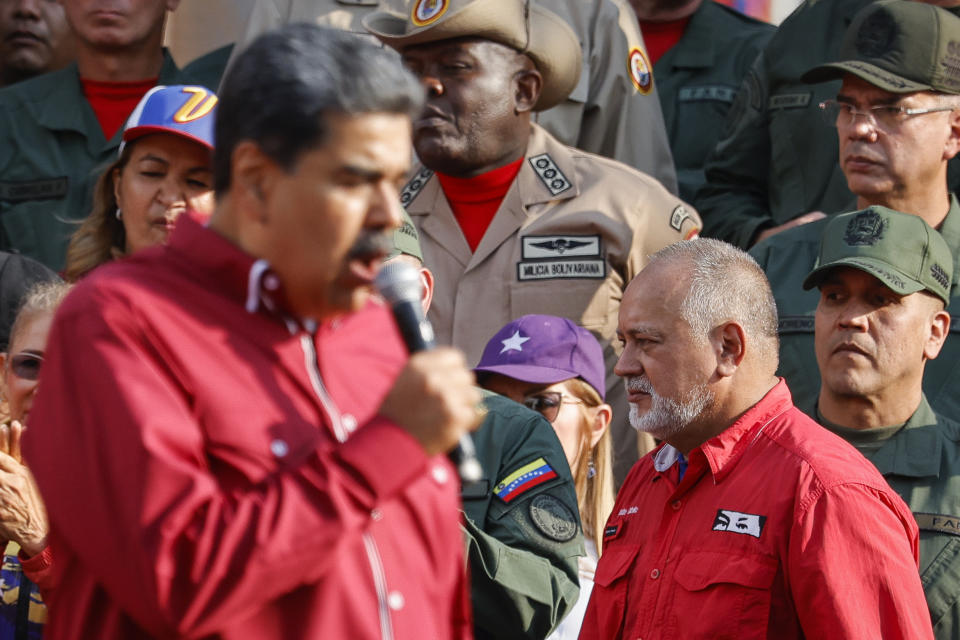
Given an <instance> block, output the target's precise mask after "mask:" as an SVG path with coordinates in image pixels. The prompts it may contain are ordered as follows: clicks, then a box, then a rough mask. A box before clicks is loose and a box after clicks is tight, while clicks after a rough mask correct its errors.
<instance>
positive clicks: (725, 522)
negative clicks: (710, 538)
mask: <svg viewBox="0 0 960 640" xmlns="http://www.w3.org/2000/svg"><path fill="white" fill-rule="evenodd" d="M766 522H767V516H758V515H755V514H752V513H740V512H739V511H731V510H729V509H717V517H716V518H714V520H713V530H714V531H729V532H730V533H742V534H744V535H748V536H753V537H754V538H759V537H760V534H761V533H762V532H763V525H764V524H765V523H766Z"/></svg>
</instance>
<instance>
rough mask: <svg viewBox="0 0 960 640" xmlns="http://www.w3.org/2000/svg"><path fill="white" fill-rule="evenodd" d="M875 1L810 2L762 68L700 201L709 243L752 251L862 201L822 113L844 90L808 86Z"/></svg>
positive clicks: (747, 87) (739, 105)
mask: <svg viewBox="0 0 960 640" xmlns="http://www.w3.org/2000/svg"><path fill="white" fill-rule="evenodd" d="M870 1H871V0H805V2H804V3H803V4H802V5H801V6H800V7H799V8H797V9H796V10H795V11H794V12H793V13H792V14H791V15H790V16H789V17H788V18H787V19H786V20H784V21H783V23H782V24H781V25H780V28H779V29H778V30H777V32H776V33H775V34H774V36H773V38H772V39H771V40H770V42H769V44H768V45H767V47H766V49H764V50H763V52H762V53H761V54H760V55H759V56H758V57H757V59H756V60H755V61H754V64H753V67H752V68H751V70H750V71H749V72H748V73H747V75H746V77H745V78H744V80H743V83H742V84H741V86H740V92H739V93H738V95H737V99H736V102H735V104H734V106H733V107H732V108H731V109H730V113H729V114H728V116H727V121H726V124H725V125H724V130H723V133H722V135H721V136H720V140H719V141H718V142H717V145H716V147H715V148H714V150H713V152H712V153H711V154H710V156H709V157H708V158H707V161H706V164H705V165H704V171H705V173H706V180H707V184H706V185H705V186H704V187H703V188H702V189H700V191H699V192H698V193H697V196H696V198H694V202H693V204H694V205H695V207H696V209H697V210H698V211H699V212H700V215H701V217H702V218H703V233H702V235H705V236H710V237H715V238H721V239H723V240H726V241H728V242H731V243H733V244H735V245H737V246H740V247H743V248H747V247H749V246H750V245H751V244H752V242H753V241H754V239H755V237H756V235H757V233H759V232H760V231H762V230H763V229H765V228H769V227H773V226H776V225H779V224H782V223H784V222H787V221H789V220H790V219H792V218H795V217H797V216H799V215H802V214H804V213H808V212H810V211H818V210H819V211H824V212H826V213H828V214H833V213H841V212H843V211H846V210H847V209H846V206H847V204H848V203H849V202H850V200H851V199H852V198H853V194H851V193H850V190H849V189H848V188H847V181H846V178H845V177H844V175H843V172H842V171H841V170H840V167H839V164H838V157H839V149H838V146H837V130H836V129H835V128H834V127H833V126H830V125H827V124H826V123H824V121H823V118H822V116H821V115H820V109H819V107H818V105H819V103H820V102H822V101H823V100H827V99H832V98H835V97H836V95H837V90H838V89H839V88H840V81H839V80H834V81H831V82H823V83H819V84H813V85H808V84H805V83H803V82H802V81H801V80H800V76H801V75H803V73H804V72H806V71H808V70H809V69H811V68H813V67H814V66H816V65H818V64H822V63H825V62H832V61H834V60H836V59H837V56H838V55H839V49H840V42H841V41H842V39H843V34H844V31H846V28H847V26H848V25H849V24H850V20H851V19H852V18H853V15H854V14H855V13H856V12H857V11H858V10H859V9H861V8H862V7H865V6H866V5H867V4H868V3H869V2H870ZM950 11H953V12H954V13H958V14H960V8H953V9H950ZM657 82H658V83H660V82H661V81H660V78H659V77H658V78H657ZM660 90H661V91H663V89H662V83H661V89H660ZM958 162H960V160H954V161H953V162H951V180H950V184H951V186H952V187H956V186H957V185H958V181H957V180H956V179H955V178H956V176H955V173H956V172H957V169H958V167H960V165H958V164H957V163H958Z"/></svg>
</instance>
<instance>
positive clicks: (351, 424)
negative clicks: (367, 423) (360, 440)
mask: <svg viewBox="0 0 960 640" xmlns="http://www.w3.org/2000/svg"><path fill="white" fill-rule="evenodd" d="M340 421H341V422H343V428H344V429H346V430H347V431H348V432H349V433H353V432H354V431H356V430H357V419H356V418H354V417H353V416H352V415H350V414H349V413H345V414H343V415H342V416H341V417H340Z"/></svg>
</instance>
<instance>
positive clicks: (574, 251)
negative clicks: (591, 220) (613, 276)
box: [517, 235, 607, 281]
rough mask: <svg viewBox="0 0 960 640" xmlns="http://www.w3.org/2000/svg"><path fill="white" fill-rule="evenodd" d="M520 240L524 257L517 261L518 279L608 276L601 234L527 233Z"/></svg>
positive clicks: (601, 277)
mask: <svg viewBox="0 0 960 640" xmlns="http://www.w3.org/2000/svg"><path fill="white" fill-rule="evenodd" d="M520 243H521V245H520V246H521V256H522V258H523V261H522V262H518V263H517V280H520V281H524V280H553V279H557V278H573V279H575V278H580V279H583V278H586V279H596V280H603V279H604V278H606V277H607V264H606V261H605V260H604V259H603V257H602V255H601V251H602V246H601V242H600V236H599V235H592V236H572V235H571V236H566V235H565V236H523V237H521V238H520Z"/></svg>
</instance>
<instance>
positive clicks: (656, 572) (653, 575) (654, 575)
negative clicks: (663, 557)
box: [650, 569, 660, 580]
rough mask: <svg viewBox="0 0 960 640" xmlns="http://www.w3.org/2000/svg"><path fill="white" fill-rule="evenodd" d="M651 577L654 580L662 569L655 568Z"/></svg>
mask: <svg viewBox="0 0 960 640" xmlns="http://www.w3.org/2000/svg"><path fill="white" fill-rule="evenodd" d="M650 577H651V578H652V579H654V580H656V579H657V578H659V577H660V569H654V570H653V571H651V572H650Z"/></svg>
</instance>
